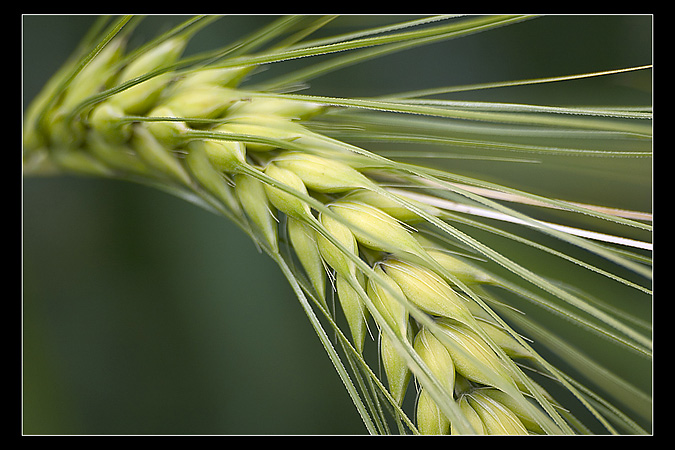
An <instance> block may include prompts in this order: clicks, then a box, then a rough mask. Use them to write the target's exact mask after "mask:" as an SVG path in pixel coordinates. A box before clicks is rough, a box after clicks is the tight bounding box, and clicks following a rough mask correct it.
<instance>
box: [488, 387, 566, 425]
mask: <svg viewBox="0 0 675 450" xmlns="http://www.w3.org/2000/svg"><path fill="white" fill-rule="evenodd" d="M481 391H482V393H483V394H484V395H486V396H488V397H490V398H492V399H493V400H495V401H497V402H499V403H501V404H502V405H504V406H505V407H507V408H508V409H509V410H511V411H512V412H513V413H514V414H515V415H516V416H517V417H518V419H519V420H520V422H521V423H522V424H523V425H524V426H525V428H527V429H528V430H529V431H532V432H534V433H539V434H545V431H544V429H543V428H542V427H541V425H540V424H539V422H538V421H537V419H535V418H534V417H533V415H532V414H531V413H530V411H529V410H528V409H527V408H525V407H523V405H522V404H520V403H519V402H518V401H516V400H515V399H514V398H513V397H511V396H510V395H509V394H507V393H506V392H503V391H500V390H499V389H481ZM525 401H529V400H525ZM538 419H539V420H540V421H545V422H546V423H547V424H548V426H549V427H551V428H552V429H553V430H556V429H558V426H557V425H556V424H555V423H554V422H553V421H552V420H551V419H550V418H548V417H547V416H544V415H543V414H542V415H541V417H538ZM558 430H559V429H558Z"/></svg>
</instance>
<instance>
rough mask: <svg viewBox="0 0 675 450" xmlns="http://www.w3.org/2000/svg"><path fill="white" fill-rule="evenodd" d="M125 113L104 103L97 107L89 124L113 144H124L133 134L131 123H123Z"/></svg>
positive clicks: (90, 117)
mask: <svg viewBox="0 0 675 450" xmlns="http://www.w3.org/2000/svg"><path fill="white" fill-rule="evenodd" d="M123 118H124V111H122V109H121V108H119V107H116V106H114V105H112V104H111V103H110V102H103V103H100V104H99V105H97V106H96V107H95V108H94V109H93V111H92V112H91V114H90V115H89V118H88V122H89V124H90V125H91V127H92V128H93V129H94V130H95V131H96V132H97V133H100V134H101V135H102V136H104V137H105V138H106V139H107V140H108V141H110V142H112V143H116V144H119V143H123V142H126V141H128V140H129V138H130V137H131V134H132V127H131V124H130V123H125V122H122V119H123Z"/></svg>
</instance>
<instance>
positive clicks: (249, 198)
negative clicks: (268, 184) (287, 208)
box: [234, 173, 279, 253]
mask: <svg viewBox="0 0 675 450" xmlns="http://www.w3.org/2000/svg"><path fill="white" fill-rule="evenodd" d="M234 191H235V194H236V195H237V198H238V199H239V201H240V202H241V206H242V208H243V209H244V211H245V212H246V216H247V217H248V218H249V221H250V222H251V225H252V226H253V231H254V233H255V235H256V236H257V237H258V239H259V240H261V241H262V244H263V245H266V246H267V247H268V248H269V249H270V250H271V251H272V252H274V253H277V252H278V251H279V244H278V242H277V222H276V220H275V218H274V216H273V215H272V205H271V204H270V202H269V199H268V198H267V194H266V193H265V187H264V184H263V183H262V182H261V181H259V180H257V179H256V178H254V177H252V176H250V175H245V174H243V173H240V174H237V175H235V177H234Z"/></svg>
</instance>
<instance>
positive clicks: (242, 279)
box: [21, 15, 652, 435]
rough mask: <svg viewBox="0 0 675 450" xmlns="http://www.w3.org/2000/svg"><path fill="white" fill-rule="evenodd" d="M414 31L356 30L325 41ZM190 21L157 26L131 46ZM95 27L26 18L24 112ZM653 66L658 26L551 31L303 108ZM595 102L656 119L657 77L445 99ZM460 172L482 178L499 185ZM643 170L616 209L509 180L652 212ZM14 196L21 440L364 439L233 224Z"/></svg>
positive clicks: (304, 332) (505, 39) (166, 20)
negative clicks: (18, 214) (18, 206)
mask: <svg viewBox="0 0 675 450" xmlns="http://www.w3.org/2000/svg"><path fill="white" fill-rule="evenodd" d="M273 18H274V17H272V16H266V15H259V16H233V17H226V18H224V19H222V20H221V21H219V22H216V23H215V24H213V25H211V26H210V27H208V28H207V29H205V30H204V31H203V32H202V33H200V35H199V37H198V39H197V41H195V44H194V45H195V47H194V48H195V49H196V48H199V47H200V46H204V47H205V48H206V47H208V48H213V47H216V46H219V45H224V44H227V43H229V42H232V40H234V39H236V38H238V37H240V36H241V35H242V34H246V33H249V32H250V31H251V30H252V29H253V28H254V27H256V26H259V25H261V24H264V23H267V22H269V21H270V20H272V19H273ZM405 18H406V17H404V16H395V17H385V16H365V17H361V16H349V17H347V18H346V19H345V20H338V21H335V22H334V23H333V24H331V26H330V27H329V28H328V29H327V31H326V32H327V33H330V34H332V33H339V32H343V31H347V30H349V29H350V28H349V27H350V26H359V25H369V24H382V23H387V22H394V21H400V20H404V19H405ZM179 19H180V18H178V17H174V16H170V17H164V16H152V17H149V18H148V19H147V21H146V23H145V24H144V25H143V26H142V28H140V29H139V30H138V31H139V33H138V36H139V38H143V39H145V38H148V37H151V36H153V35H154V33H155V32H156V31H161V30H165V29H167V28H168V27H169V26H170V24H173V23H176V22H177V21H178V20H179ZM93 20H94V17H93V16H86V15H78V16H69V15H56V16H34V15H27V16H23V17H22V57H23V61H22V72H23V85H22V89H23V100H24V105H23V106H24V108H25V106H26V105H27V104H28V102H29V101H30V100H31V99H32V98H33V97H34V96H35V95H36V94H37V92H38V90H39V89H40V87H41V86H42V85H43V84H44V83H45V82H46V81H47V79H48V78H49V76H50V75H51V74H52V73H54V71H55V70H56V69H57V68H58V66H59V65H60V64H61V63H62V61H63V60H64V59H65V58H66V57H67V56H68V54H69V52H70V51H71V50H72V49H73V48H74V47H75V45H76V44H77V42H78V41H79V39H80V38H81V37H82V36H83V35H84V33H85V32H86V30H87V29H88V27H89V26H90V24H91V23H92V22H93ZM651 60H652V17H651V16H649V15H644V16H614V15H612V16H602V15H589V16H553V17H544V18H540V19H537V20H532V21H528V22H524V23H521V24H518V25H514V26H511V27H506V28H502V29H498V30H494V31H490V32H486V33H481V34H477V35H474V36H469V37H464V38H460V39H457V40H453V41H448V42H445V43H442V44H437V45H432V46H429V47H425V48H422V49H414V50H411V51H407V52H404V53H401V54H398V55H395V56H390V57H385V58H381V59H378V60H376V61H374V62H371V63H367V64H361V65H358V66H355V67H350V68H348V69H345V70H344V71H341V72H339V73H336V74H329V75H327V76H325V77H322V78H319V79H316V80H312V82H311V86H310V87H309V89H308V90H307V91H305V92H307V93H316V94H321V95H335V96H367V95H380V94H386V93H391V92H398V91H407V90H411V89H421V88H427V87H436V86H449V85H462V84H470V83H480V82H490V81H497V80H514V79H524V78H534V77H544V76H555V75H569V74H574V73H582V72H589V71H599V70H607V69H614V68H621V67H629V66H637V65H642V64H649V63H651ZM305 63H306V62H305V61H297V62H293V63H288V64H289V65H291V64H296V65H299V64H305ZM271 70H272V69H271ZM263 76H264V74H263ZM589 93H592V94H593V97H592V98H593V100H597V99H598V98H604V99H606V100H607V102H608V103H612V102H616V101H618V102H619V103H620V102H623V101H625V102H634V103H638V104H650V102H651V72H647V73H640V72H637V73H632V74H626V75H622V76H618V77H613V78H612V79H611V80H609V79H603V80H590V81H584V82H574V83H569V84H566V85H561V84H559V83H558V84H555V85H550V86H531V87H525V88H511V89H505V90H504V89H501V90H494V91H485V92H476V93H471V94H464V95H455V96H453V97H451V98H457V99H462V98H467V99H476V100H501V101H518V102H522V103H528V102H538V101H543V102H544V103H547V104H573V103H581V104H584V103H585V101H586V100H587V99H588V98H590V97H589ZM602 96H604V97H602ZM457 164H459V167H460V168H463V169H464V170H465V172H466V173H467V174H477V173H479V172H480V173H482V174H483V175H484V176H487V177H491V176H495V174H499V173H501V174H502V175H503V170H504V166H503V165H501V166H500V165H498V164H495V163H489V162H484V163H482V164H481V165H479V166H471V165H468V164H469V163H466V162H465V163H460V162H458V163H457ZM461 164H467V165H466V166H464V167H462V166H461ZM472 164H475V162H474V163H472ZM579 164H580V165H584V164H587V162H583V164H582V163H581V162H580V163H579ZM602 164H605V162H603V163H602ZM584 168H585V170H587V171H588V172H590V173H593V171H594V170H597V171H600V169H601V167H600V166H598V167H596V168H593V167H588V166H584ZM624 169H625V168H624ZM650 170H651V165H650V164H649V163H647V164H646V165H645V164H644V163H642V164H641V165H638V166H636V169H635V174H634V177H628V178H627V179H626V180H624V181H625V183H624V185H623V186H624V188H623V191H622V192H607V191H606V190H603V186H602V184H600V185H590V186H589V185H587V184H582V185H580V184H579V183H569V179H566V180H564V181H566V182H565V183H561V181H562V180H561V179H560V177H561V176H559V177H551V176H550V175H551V174H550V173H545V172H542V173H539V174H533V173H531V172H528V174H527V176H520V175H515V174H514V179H516V180H517V181H518V183H521V187H524V188H531V187H533V186H534V187H536V188H538V189H539V192H541V193H544V194H552V193H555V194H556V195H557V196H558V197H561V198H574V199H579V200H580V201H586V200H588V201H597V202H599V203H604V204H608V205H611V206H621V207H626V208H632V209H636V210H643V211H651V189H650V188H649V186H645V183H648V184H649V183H651V176H650V175H649V171H650ZM625 172H626V171H625V170H623V171H622V173H625ZM567 173H569V172H567ZM600 183H601V182H600ZM21 187H22V192H21V197H22V231H23V236H22V237H23V241H22V280H21V282H22V299H21V300H22V308H23V309H22V313H23V314H22V325H23V335H22V357H23V358H22V369H23V380H22V381H23V385H22V400H23V416H22V432H23V433H25V434H78V435H80V434H99V435H100V434H239V435H249V434H268V435H269V434H271V435H282V434H301V435H305V434H362V433H364V432H365V429H364V427H363V424H362V422H361V420H360V418H359V416H358V414H357V413H356V410H355V409H354V406H353V404H352V403H351V400H350V399H349V396H348V395H347V392H346V390H345V389H344V388H343V386H342V383H341V382H340V380H339V378H338V376H337V375H336V373H335V371H334V369H333V367H332V365H331V364H330V362H329V360H328V358H327V356H326V354H325V352H324V350H323V348H322V347H321V345H320V343H319V341H318V339H317V338H316V336H315V334H314V332H313V330H312V329H311V327H310V325H309V322H308V320H307V318H306V317H305V315H304V313H303V311H302V309H301V308H300V306H299V304H298V302H297V300H296V298H295V296H294V294H293V293H292V291H291V289H290V288H289V286H288V284H287V282H286V280H285V279H284V278H283V276H282V275H281V273H280V272H279V270H278V269H277V267H276V266H275V265H274V264H273V263H272V262H271V261H270V260H269V259H268V258H267V257H266V256H265V255H263V254H261V253H259V252H258V251H257V249H256V248H255V246H254V245H253V243H252V242H250V241H249V239H248V238H247V236H246V235H245V234H244V233H242V232H241V231H240V230H239V229H237V228H236V227H235V226H234V225H232V224H231V223H229V222H228V221H227V220H226V219H224V218H221V217H218V216H214V215H213V214H211V213H209V212H206V211H204V210H202V209H200V208H198V207H197V206H194V205H192V204H189V203H186V202H185V201H183V200H180V199H177V198H174V197H172V196H170V195H168V194H165V193H163V192H158V191H155V190H152V189H149V188H146V187H143V186H137V185H133V184H127V183H123V182H118V181H111V180H99V179H90V178H83V177H58V178H30V179H24V180H22V185H21ZM642 378H644V377H643V376H642ZM648 378H650V376H648ZM636 379H638V380H639V379H641V376H637V377H636ZM642 381H644V383H645V384H644V386H643V387H644V388H645V389H649V386H650V384H649V381H650V380H642Z"/></svg>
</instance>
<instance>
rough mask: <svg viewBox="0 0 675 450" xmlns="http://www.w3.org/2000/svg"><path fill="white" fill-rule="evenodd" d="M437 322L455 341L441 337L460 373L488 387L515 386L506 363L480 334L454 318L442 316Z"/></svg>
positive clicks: (446, 335) (444, 332) (443, 331)
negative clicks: (449, 341) (450, 342)
mask: <svg viewBox="0 0 675 450" xmlns="http://www.w3.org/2000/svg"><path fill="white" fill-rule="evenodd" d="M436 323H437V324H438V325H439V326H440V330H441V332H442V333H443V335H444V336H445V337H446V338H448V339H450V340H451V341H452V342H453V343H454V345H451V344H449V343H447V342H445V341H444V340H443V337H439V339H440V340H441V341H442V342H443V343H444V345H445V346H446V348H447V349H448V352H449V353H450V355H451V356H452V360H453V362H454V364H455V370H456V371H457V373H459V374H461V375H462V376H463V377H465V378H466V379H468V380H471V381H475V382H477V383H481V384H485V385H487V386H493V387H497V388H502V387H504V386H515V384H514V381H513V379H512V378H511V376H510V375H509V374H508V372H507V371H506V368H505V366H504V364H503V362H502V361H501V360H500V359H499V357H498V356H497V354H496V353H495V352H494V350H493V349H492V348H490V346H489V345H488V344H487V343H486V342H485V341H484V340H483V339H482V338H481V337H480V336H479V335H478V334H477V333H475V332H474V331H472V330H471V329H469V328H468V327H467V326H465V325H463V324H461V323H459V322H457V321H454V320H449V319H439V320H437V322H436Z"/></svg>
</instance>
